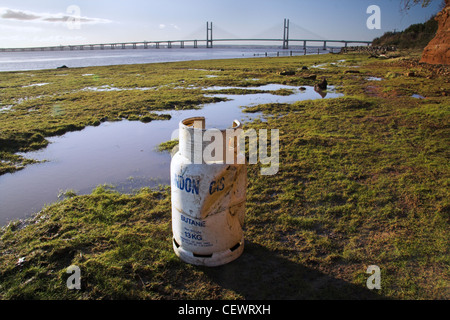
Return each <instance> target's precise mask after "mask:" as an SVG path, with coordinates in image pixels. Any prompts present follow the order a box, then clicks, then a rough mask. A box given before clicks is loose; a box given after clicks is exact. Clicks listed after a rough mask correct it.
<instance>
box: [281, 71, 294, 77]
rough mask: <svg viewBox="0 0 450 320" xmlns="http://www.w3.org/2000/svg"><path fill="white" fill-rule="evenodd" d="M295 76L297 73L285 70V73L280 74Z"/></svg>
mask: <svg viewBox="0 0 450 320" xmlns="http://www.w3.org/2000/svg"><path fill="white" fill-rule="evenodd" d="M293 75H295V71H286V70H284V71H281V72H280V76H293Z"/></svg>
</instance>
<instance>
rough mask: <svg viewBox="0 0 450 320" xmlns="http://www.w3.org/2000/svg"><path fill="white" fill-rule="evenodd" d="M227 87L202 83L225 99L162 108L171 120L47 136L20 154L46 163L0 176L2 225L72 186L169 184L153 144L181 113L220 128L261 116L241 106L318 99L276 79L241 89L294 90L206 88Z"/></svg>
mask: <svg viewBox="0 0 450 320" xmlns="http://www.w3.org/2000/svg"><path fill="white" fill-rule="evenodd" d="M109 88H112V87H109ZM109 88H105V89H109ZM233 88H234V87H233ZM236 88H239V87H236ZM226 89H230V87H211V88H205V93H206V94H207V95H211V96H217V97H224V98H227V99H229V100H228V101H222V102H217V103H211V104H205V105H203V107H202V109H200V110H172V111H161V112H160V113H164V114H170V115H171V117H172V118H171V119H170V120H161V121H152V122H150V123H142V122H140V121H128V120H123V121H118V122H104V123H102V124H101V125H99V126H97V127H86V128H85V129H83V130H80V131H75V132H69V133H66V134H64V135H62V136H58V137H51V138H48V140H49V142H50V144H49V145H48V147H47V148H45V149H43V150H40V151H36V152H29V153H25V154H22V155H23V156H24V157H26V158H32V159H36V160H47V161H46V162H43V163H37V164H32V165H28V166H26V167H25V168H24V169H23V170H20V171H17V172H15V173H12V174H11V173H7V174H4V175H2V176H0V226H1V225H5V224H6V223H7V222H8V221H9V220H12V219H23V218H26V217H29V216H30V215H31V214H32V213H34V212H38V211H40V210H41V209H42V208H43V207H44V206H45V204H50V203H53V202H55V201H57V200H58V194H60V193H61V191H66V190H74V191H75V192H76V193H77V194H88V193H90V192H91V191H92V189H93V188H95V187H96V186H98V185H100V184H111V185H113V186H115V187H116V189H117V190H118V191H120V192H131V191H132V190H133V189H136V188H141V187H144V186H147V187H154V186H157V185H158V184H169V183H170V180H169V179H170V177H169V172H170V161H171V157H170V154H169V153H168V152H163V153H161V152H158V151H156V147H157V146H158V145H159V144H160V143H162V142H165V141H168V140H170V139H171V136H172V133H173V132H174V130H176V129H178V124H179V122H180V121H181V120H183V119H185V118H188V117H195V116H203V117H205V118H206V124H207V127H208V128H213V127H215V128H219V129H224V128H228V127H229V126H230V125H231V124H232V122H233V120H235V119H238V120H241V121H246V120H252V119H256V118H260V119H261V118H262V114H261V113H251V114H246V113H243V112H242V108H241V106H252V105H256V104H263V103H293V102H296V101H298V100H307V99H322V96H321V95H320V94H319V93H317V92H315V91H314V88H313V87H304V90H300V88H299V87H293V86H287V85H278V84H269V85H265V86H260V87H253V88H250V87H247V88H239V89H259V90H267V91H275V90H279V89H288V90H292V92H293V93H292V94H291V95H289V96H280V95H274V94H271V93H256V94H254V93H252V94H240V95H231V94H212V93H211V94H208V93H207V91H209V90H226ZM129 90H133V89H129ZM339 96H342V94H338V93H335V92H334V91H333V88H330V91H328V92H327V98H334V97H339ZM263 120H264V119H263Z"/></svg>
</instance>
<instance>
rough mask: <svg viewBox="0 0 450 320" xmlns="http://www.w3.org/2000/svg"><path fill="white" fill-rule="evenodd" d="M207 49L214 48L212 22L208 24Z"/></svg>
mask: <svg viewBox="0 0 450 320" xmlns="http://www.w3.org/2000/svg"><path fill="white" fill-rule="evenodd" d="M206 47H207V48H212V47H213V24H212V22H209V21H207V22H206Z"/></svg>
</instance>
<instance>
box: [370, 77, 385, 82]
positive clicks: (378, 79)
mask: <svg viewBox="0 0 450 320" xmlns="http://www.w3.org/2000/svg"><path fill="white" fill-rule="evenodd" d="M366 80H367V81H381V80H383V78H378V77H367V78H366Z"/></svg>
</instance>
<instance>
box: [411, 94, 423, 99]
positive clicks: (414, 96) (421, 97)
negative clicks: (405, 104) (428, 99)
mask: <svg viewBox="0 0 450 320" xmlns="http://www.w3.org/2000/svg"><path fill="white" fill-rule="evenodd" d="M411 98H416V99H425V97H424V96H421V95H420V94H413V95H412V96H411Z"/></svg>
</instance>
